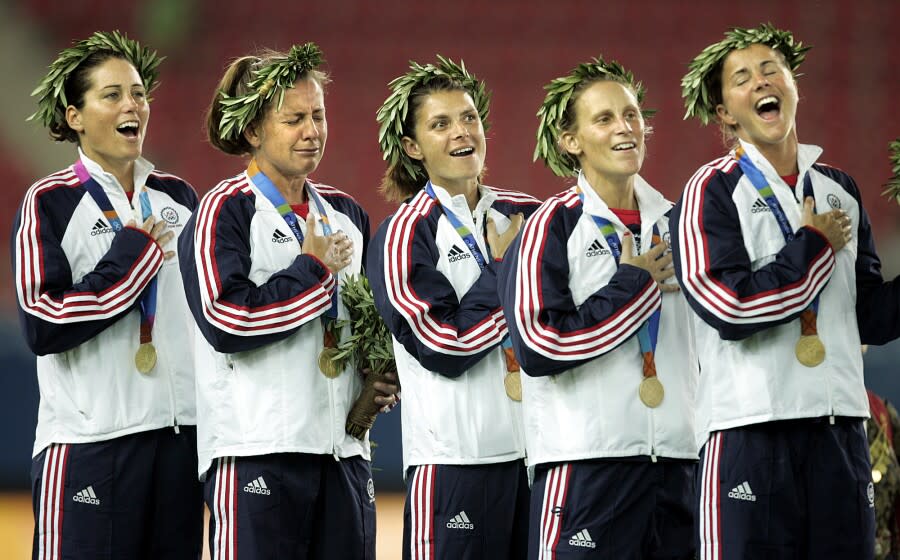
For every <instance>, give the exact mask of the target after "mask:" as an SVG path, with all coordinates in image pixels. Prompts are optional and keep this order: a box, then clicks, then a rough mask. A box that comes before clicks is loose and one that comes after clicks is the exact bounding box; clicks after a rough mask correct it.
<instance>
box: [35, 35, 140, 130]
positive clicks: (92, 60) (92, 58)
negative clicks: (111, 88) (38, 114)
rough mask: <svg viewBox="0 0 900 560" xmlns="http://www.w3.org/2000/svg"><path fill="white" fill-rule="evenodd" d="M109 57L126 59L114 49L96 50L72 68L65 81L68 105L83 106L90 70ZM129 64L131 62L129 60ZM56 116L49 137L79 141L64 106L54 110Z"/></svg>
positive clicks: (90, 83)
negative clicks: (70, 125) (67, 118)
mask: <svg viewBox="0 0 900 560" xmlns="http://www.w3.org/2000/svg"><path fill="white" fill-rule="evenodd" d="M111 58H121V59H122V60H125V61H127V60H128V59H127V58H125V56H124V55H123V54H121V53H117V52H115V51H97V52H94V53H91V54H90V55H89V56H88V57H87V58H85V59H84V60H82V61H81V63H79V64H78V66H76V67H75V69H74V70H72V71H71V72H70V73H69V75H68V77H67V78H66V82H65V86H64V89H65V92H66V101H67V102H68V103H69V105H72V106H74V107H75V108H76V109H78V110H79V111H80V110H81V109H82V108H83V107H84V94H85V93H87V91H88V90H89V89H91V86H92V85H93V82H92V80H91V72H92V71H93V70H94V68H96V67H98V66H100V65H101V64H103V63H104V62H106V61H107V60H109V59H111ZM129 64H131V63H130V62H129ZM55 116H56V118H55V119H54V120H53V122H52V123H50V126H49V128H50V138H53V139H54V140H56V141H57V142H74V143H76V144H77V143H79V138H78V133H77V132H75V131H74V130H72V129H71V128H70V127H69V123H68V122H67V121H66V108H65V107H60V108H59V109H58V110H57V111H55Z"/></svg>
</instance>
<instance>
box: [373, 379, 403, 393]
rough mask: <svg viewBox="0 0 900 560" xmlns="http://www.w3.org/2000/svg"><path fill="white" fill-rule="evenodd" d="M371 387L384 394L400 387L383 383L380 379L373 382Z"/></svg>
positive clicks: (393, 391)
mask: <svg viewBox="0 0 900 560" xmlns="http://www.w3.org/2000/svg"><path fill="white" fill-rule="evenodd" d="M372 388H373V389H375V391H377V392H378V393H381V394H382V395H384V396H388V395H393V394H395V393H397V391H399V390H400V387H398V386H396V385H393V384H391V383H384V382H382V381H376V382H375V383H373V384H372Z"/></svg>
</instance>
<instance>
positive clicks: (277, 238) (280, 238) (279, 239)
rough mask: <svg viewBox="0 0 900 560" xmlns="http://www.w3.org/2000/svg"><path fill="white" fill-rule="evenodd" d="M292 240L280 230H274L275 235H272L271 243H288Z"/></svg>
mask: <svg viewBox="0 0 900 560" xmlns="http://www.w3.org/2000/svg"><path fill="white" fill-rule="evenodd" d="M293 240H294V238H293V237H291V236H290V235H285V234H284V232H282V231H281V230H280V229H278V228H275V233H273V234H272V243H290V242H291V241H293Z"/></svg>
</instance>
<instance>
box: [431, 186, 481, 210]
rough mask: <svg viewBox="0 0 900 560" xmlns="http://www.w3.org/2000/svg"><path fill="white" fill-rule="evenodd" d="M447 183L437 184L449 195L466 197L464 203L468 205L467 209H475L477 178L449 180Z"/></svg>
mask: <svg viewBox="0 0 900 560" xmlns="http://www.w3.org/2000/svg"><path fill="white" fill-rule="evenodd" d="M450 183H451V184H449V185H438V186H439V187H441V188H442V189H444V190H445V191H447V194H449V195H450V196H451V197H453V196H457V195H464V196H465V197H466V203H467V204H468V205H469V210H475V207H476V206H477V205H478V179H471V180H468V181H460V182H456V181H451V182H450Z"/></svg>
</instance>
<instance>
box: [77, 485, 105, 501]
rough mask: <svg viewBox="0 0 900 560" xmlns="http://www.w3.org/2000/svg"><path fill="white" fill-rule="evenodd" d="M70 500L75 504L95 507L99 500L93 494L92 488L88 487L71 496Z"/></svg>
mask: <svg viewBox="0 0 900 560" xmlns="http://www.w3.org/2000/svg"><path fill="white" fill-rule="evenodd" d="M72 500H73V501H75V502H81V503H83V504H91V505H95V506H99V505H100V500H98V499H97V494H94V487H93V486H88V487H87V488H85V489H84V490H82V491H81V492H78V493H77V494H75V495H74V496H72Z"/></svg>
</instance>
